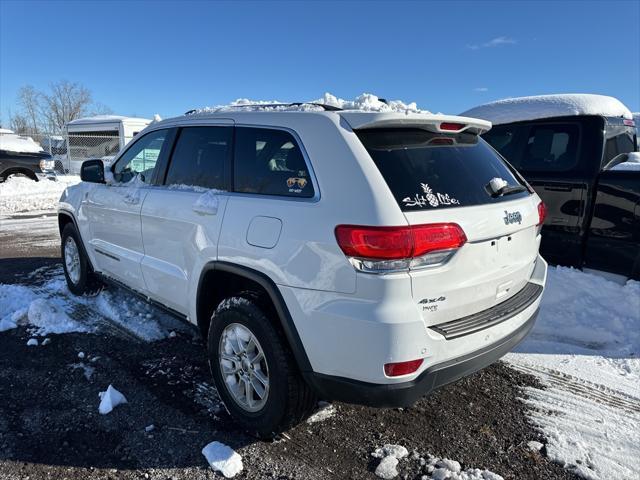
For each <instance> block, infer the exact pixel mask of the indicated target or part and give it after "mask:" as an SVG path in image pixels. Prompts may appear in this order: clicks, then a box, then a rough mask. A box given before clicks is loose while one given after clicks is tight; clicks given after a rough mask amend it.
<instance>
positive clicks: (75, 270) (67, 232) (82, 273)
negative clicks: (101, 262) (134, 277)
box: [61, 223, 102, 295]
mask: <svg viewBox="0 0 640 480" xmlns="http://www.w3.org/2000/svg"><path fill="white" fill-rule="evenodd" d="M61 253H62V267H63V269H64V277H65V279H66V280H67V286H68V287H69V290H71V293H73V294H75V295H94V294H96V293H98V292H99V291H100V290H101V289H102V285H101V283H100V281H99V280H98V278H97V277H96V275H95V273H93V270H92V269H91V265H90V264H89V259H88V258H87V256H86V255H85V253H84V250H83V249H82V243H81V241H80V235H79V234H78V231H77V230H76V227H75V225H74V224H73V223H69V224H67V225H66V226H65V227H64V229H63V230H62V245H61Z"/></svg>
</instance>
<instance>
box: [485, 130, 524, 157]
mask: <svg viewBox="0 0 640 480" xmlns="http://www.w3.org/2000/svg"><path fill="white" fill-rule="evenodd" d="M518 136H519V134H518V128H517V127H512V126H506V125H498V126H495V127H493V128H492V129H491V130H489V131H488V132H487V133H485V134H484V135H483V136H482V137H483V138H484V139H485V140H486V141H487V142H489V144H490V145H491V146H492V147H493V148H495V149H496V150H497V151H498V152H500V154H501V155H502V156H503V157H504V158H506V159H507V161H509V163H511V164H512V165H515V166H516V167H517V166H518V165H517V164H518V163H519V161H518V159H519V155H518V150H517V148H518V141H517V137H518Z"/></svg>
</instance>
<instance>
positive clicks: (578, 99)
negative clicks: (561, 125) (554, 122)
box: [460, 93, 632, 125]
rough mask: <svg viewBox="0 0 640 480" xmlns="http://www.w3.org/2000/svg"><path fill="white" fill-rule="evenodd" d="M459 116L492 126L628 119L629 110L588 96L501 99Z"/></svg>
mask: <svg viewBox="0 0 640 480" xmlns="http://www.w3.org/2000/svg"><path fill="white" fill-rule="evenodd" d="M460 115H464V116H465V117H475V118H482V119H485V120H489V121H490V122H491V123H493V124H494V125H497V124H502V123H512V122H521V121H525V120H536V119H539V118H551V117H567V116H575V115H602V116H605V117H624V118H628V119H630V118H632V117H631V112H630V111H629V109H628V108H627V107H625V106H624V104H623V103H622V102H621V101H620V100H618V99H617V98H613V97H608V96H605V95H593V94H588V93H567V94H557V95H539V96H533V97H517V98H505V99H503V100H498V101H495V102H491V103H486V104H484V105H480V106H478V107H474V108H472V109H470V110H467V111H466V112H463V113H461V114H460Z"/></svg>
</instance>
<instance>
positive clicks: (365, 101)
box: [191, 93, 430, 114]
mask: <svg viewBox="0 0 640 480" xmlns="http://www.w3.org/2000/svg"><path fill="white" fill-rule="evenodd" d="M316 104H319V105H316ZM320 105H329V106H332V107H338V108H341V109H343V110H362V111H366V112H402V113H407V112H410V113H430V112H429V111H427V110H420V109H419V108H418V106H417V104H416V103H415V102H410V103H405V102H403V101H402V100H390V101H387V102H384V101H382V100H381V99H380V98H379V97H377V96H376V95H373V94H371V93H363V94H362V95H359V96H358V97H356V98H355V99H354V100H344V99H342V98H338V97H336V96H335V95H332V94H330V93H325V94H324V96H323V97H322V98H318V99H316V100H311V101H309V102H308V103H301V104H297V105H291V104H290V103H287V102H281V101H278V100H249V99H247V98H239V99H237V100H235V101H233V102H231V103H230V104H229V105H217V106H215V107H205V108H201V109H197V110H194V111H193V112H191V113H195V114H199V113H217V112H228V111H232V112H233V111H238V110H249V111H271V112H288V111H296V112H322V111H324V108H323V107H322V106H320Z"/></svg>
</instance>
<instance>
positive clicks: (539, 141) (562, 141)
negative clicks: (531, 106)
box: [507, 124, 579, 172]
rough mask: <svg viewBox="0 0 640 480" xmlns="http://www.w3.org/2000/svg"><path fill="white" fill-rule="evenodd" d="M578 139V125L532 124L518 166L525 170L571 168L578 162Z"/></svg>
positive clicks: (540, 170) (544, 170)
mask: <svg viewBox="0 0 640 480" xmlns="http://www.w3.org/2000/svg"><path fill="white" fill-rule="evenodd" d="M578 141H579V128H578V125H571V124H566V125H562V124H555V125H536V126H532V127H531V129H530V130H529V137H528V139H527V143H526V145H525V149H524V155H523V157H522V162H521V163H520V165H516V167H518V168H520V169H522V170H523V171H525V172H547V171H555V172H563V171H567V170H571V169H572V168H573V167H574V166H575V165H576V163H577V162H578ZM507 159H508V157H507Z"/></svg>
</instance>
